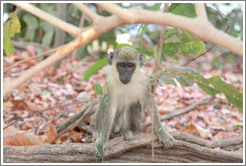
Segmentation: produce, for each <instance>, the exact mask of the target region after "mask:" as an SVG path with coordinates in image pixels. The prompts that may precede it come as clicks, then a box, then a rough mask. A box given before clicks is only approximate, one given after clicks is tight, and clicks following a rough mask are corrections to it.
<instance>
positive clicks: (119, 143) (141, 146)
mask: <svg viewBox="0 0 246 166" xmlns="http://www.w3.org/2000/svg"><path fill="white" fill-rule="evenodd" d="M170 134H171V135H173V137H174V138H175V141H174V147H173V148H170V149H168V150H164V149H163V148H162V144H160V143H159V142H158V141H157V137H155V138H154V140H155V142H154V143H155V144H154V145H155V158H154V159H151V148H150V145H151V139H152V136H151V134H143V133H141V134H136V135H135V136H134V138H133V139H132V140H130V141H123V140H122V138H121V137H117V138H114V139H112V140H110V141H109V144H108V146H107V147H108V148H107V150H106V151H105V154H104V158H105V161H106V162H117V163H118V162H120V163H126V162H130V163H133V162H158V163H172V162H175V163H189V162H199V163H211V162H212V163H242V162H243V152H242V151H236V152H235V151H226V150H223V149H220V148H222V147H230V146H236V145H241V144H242V142H243V137H242V136H238V137H235V138H230V139H225V140H221V141H208V140H204V139H201V138H198V137H195V136H192V135H188V134H184V133H179V132H176V131H175V132H170ZM3 162H4V163H16V162H18V163H46V162H52V163H53V162H54V163H88V162H101V159H100V158H99V157H97V156H96V155H94V144H93V143H90V144H80V143H76V144H75V143H72V144H65V145H49V144H45V145H35V146H4V147H3Z"/></svg>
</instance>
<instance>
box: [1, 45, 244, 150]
mask: <svg viewBox="0 0 246 166" xmlns="http://www.w3.org/2000/svg"><path fill="white" fill-rule="evenodd" d="M34 50H35V49H34V48H32V47H31V46H30V47H29V48H28V49H27V50H25V51H18V52H16V53H15V54H14V55H11V56H9V57H5V58H4V63H3V70H5V69H6V68H7V67H9V66H11V65H13V64H14V63H16V62H18V61H21V60H23V59H25V58H28V57H31V56H33V55H34V54H35V53H34V52H33V51H34ZM213 58H214V56H213V55H212V54H210V53H207V54H206V55H204V56H203V57H201V58H199V59H197V60H196V61H194V62H192V63H190V64H189V67H191V68H193V69H202V72H201V74H202V75H203V76H205V77H211V76H213V75H220V76H221V78H222V79H223V80H224V81H226V82H227V83H231V84H233V85H235V86H236V87H237V88H238V90H239V91H240V92H242V91H243V64H242V58H241V57H238V58H236V60H235V61H233V62H230V63H227V64H225V65H223V68H222V69H221V70H218V69H217V68H216V67H214V66H213V65H212V60H213ZM238 59H239V60H238ZM39 61H40V59H35V60H31V61H29V62H28V63H23V64H21V65H19V66H17V67H15V68H13V69H11V70H9V71H6V72H5V73H4V75H3V78H4V79H3V80H4V86H5V85H6V84H9V83H11V81H12V80H13V79H14V78H17V77H18V76H20V75H21V73H23V72H25V71H26V70H27V69H28V68H30V67H32V66H33V65H35V64H37V63H38V62H39ZM94 62H95V58H94V57H87V58H86V59H84V60H79V59H78V58H77V59H71V58H67V59H65V60H63V61H62V63H61V65H60V67H59V68H57V69H55V68H54V67H53V66H50V67H48V68H46V69H44V70H42V71H41V72H39V73H37V75H35V76H34V77H32V78H31V79H30V80H28V81H26V82H25V83H23V84H22V85H21V86H19V87H18V89H15V90H14V91H13V92H12V93H11V95H8V96H7V97H5V98H4V100H3V121H4V123H5V124H6V125H8V124H9V123H11V122H12V121H13V120H16V119H19V118H21V117H26V116H28V115H30V114H32V113H35V112H38V111H41V110H44V109H47V108H50V107H53V106H55V105H63V104H66V103H72V102H76V101H89V100H92V99H96V98H97V95H96V94H95V92H94V85H95V83H96V82H98V83H100V84H101V85H102V86H104V77H105V68H103V69H102V70H101V71H99V72H98V73H96V74H95V75H93V76H92V77H91V78H90V79H89V80H88V81H82V78H83V74H84V73H85V71H86V70H87V69H88V68H89V67H90V66H91V65H92V64H93V63H94ZM163 64H164V67H165V68H168V67H174V66H179V65H180V64H182V62H174V61H170V62H167V63H163ZM144 68H145V70H146V74H147V75H149V74H150V73H151V72H152V71H153V70H154V63H153V61H149V62H147V63H146V64H145V65H144ZM204 96H206V93H205V92H203V91H202V90H201V89H200V88H199V87H198V86H196V85H194V86H191V87H184V88H183V87H178V86H174V85H168V84H165V83H161V84H160V85H159V86H158V88H157V90H156V98H155V99H156V101H157V105H158V108H159V111H160V115H163V114H165V113H167V112H169V111H175V110H177V109H180V108H184V107H187V106H188V105H190V104H192V103H194V102H196V101H197V100H199V99H201V98H203V97H204ZM82 106H83V104H71V105H67V106H62V107H56V108H53V109H48V110H47V111H44V112H40V113H38V114H35V115H33V116H30V117H26V118H24V119H23V120H20V121H18V122H17V123H15V124H13V125H12V126H11V127H9V130H7V129H6V130H5V133H4V136H5V138H4V141H5V142H4V143H5V144H15V145H21V144H22V145H23V144H25V143H17V142H13V141H12V142H11V140H10V138H11V137H7V135H8V136H9V135H11V136H16V134H17V133H18V132H20V131H21V132H23V131H25V133H32V134H33V135H38V136H42V135H45V136H46V142H47V143H53V144H65V143H69V142H80V143H89V142H91V141H92V138H91V134H90V133H88V132H87V128H86V126H85V124H82V125H80V126H77V127H76V128H75V129H73V130H72V131H70V132H67V133H64V134H62V135H59V136H57V135H56V134H55V131H54V126H55V125H56V124H59V123H61V122H62V121H63V120H64V119H66V118H68V117H70V116H72V115H74V114H75V113H76V112H77V111H79V110H80V108H81V107H82ZM148 120H149V117H146V118H145V121H148ZM87 122H88V123H89V122H90V119H88V120H87ZM162 123H163V125H164V126H165V128H167V129H168V130H178V131H181V132H185V133H190V134H193V135H196V136H198V137H202V138H204V139H208V140H219V139H223V138H228V137H233V136H237V135H240V134H242V133H243V129H242V128H241V127H240V125H243V112H242V111H240V110H238V109H237V108H236V107H234V106H233V105H232V104H229V103H228V102H227V101H226V100H225V97H224V96H223V95H221V94H219V95H217V96H216V97H215V98H214V99H212V100H211V101H209V102H206V103H204V104H202V105H200V106H197V107H196V108H195V109H193V110H191V111H189V112H188V113H186V114H183V115H180V116H177V117H174V118H172V119H170V120H165V121H163V122H162ZM10 129H11V130H10ZM10 132H11V133H10ZM15 132H16V133H15ZM145 132H150V128H149V129H147V130H146V131H145ZM18 137H19V135H17V137H16V138H17V139H18ZM49 137H52V139H50V140H49V139H48V140H47V138H49ZM22 141H26V140H24V139H22ZM27 144H28V143H27ZM34 144H35V143H34ZM239 150H242V149H239Z"/></svg>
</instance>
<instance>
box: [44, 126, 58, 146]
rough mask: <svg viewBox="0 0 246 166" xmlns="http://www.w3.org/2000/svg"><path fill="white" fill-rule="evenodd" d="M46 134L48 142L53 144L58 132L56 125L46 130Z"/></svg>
mask: <svg viewBox="0 0 246 166" xmlns="http://www.w3.org/2000/svg"><path fill="white" fill-rule="evenodd" d="M45 135H46V140H45V142H46V143H49V144H53V143H54V142H55V141H56V138H57V132H56V129H55V128H54V127H50V128H49V130H48V131H46V132H45Z"/></svg>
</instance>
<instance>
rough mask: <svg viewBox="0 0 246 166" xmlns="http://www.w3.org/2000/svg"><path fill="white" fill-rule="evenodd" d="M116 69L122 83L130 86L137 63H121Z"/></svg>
mask: <svg viewBox="0 0 246 166" xmlns="http://www.w3.org/2000/svg"><path fill="white" fill-rule="evenodd" d="M116 68H117V70H118V73H119V78H120V81H121V82H122V83H123V84H128V83H129V82H130V81H131V79H132V75H133V73H134V71H135V68H136V65H135V63H131V62H119V63H117V64H116Z"/></svg>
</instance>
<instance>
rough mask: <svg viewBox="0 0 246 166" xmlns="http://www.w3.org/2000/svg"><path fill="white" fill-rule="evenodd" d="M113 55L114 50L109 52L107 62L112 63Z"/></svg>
mask: <svg viewBox="0 0 246 166" xmlns="http://www.w3.org/2000/svg"><path fill="white" fill-rule="evenodd" d="M113 57H114V52H110V54H109V58H108V64H109V65H112V63H113Z"/></svg>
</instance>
